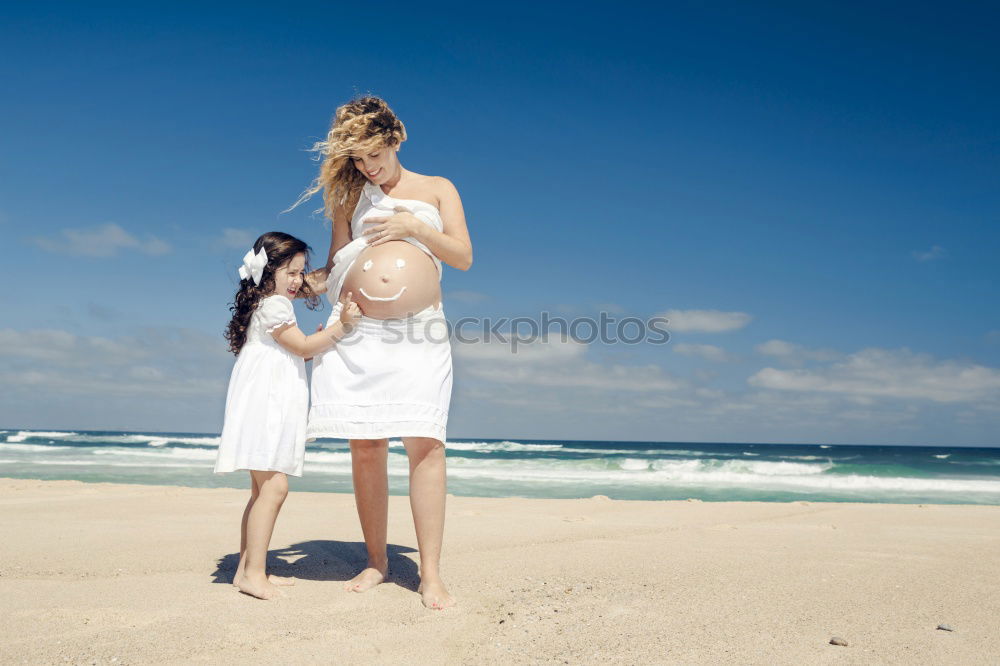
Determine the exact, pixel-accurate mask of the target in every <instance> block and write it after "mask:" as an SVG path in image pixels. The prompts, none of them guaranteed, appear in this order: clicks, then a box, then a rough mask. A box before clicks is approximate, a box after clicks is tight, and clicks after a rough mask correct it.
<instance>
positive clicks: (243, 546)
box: [233, 473, 260, 587]
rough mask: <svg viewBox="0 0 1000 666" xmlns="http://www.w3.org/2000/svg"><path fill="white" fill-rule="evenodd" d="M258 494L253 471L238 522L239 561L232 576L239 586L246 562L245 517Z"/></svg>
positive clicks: (248, 514) (258, 488)
mask: <svg viewBox="0 0 1000 666" xmlns="http://www.w3.org/2000/svg"><path fill="white" fill-rule="evenodd" d="M259 494H260V486H259V485H258V484H257V479H255V478H254V475H253V473H251V474H250V499H249V500H247V508H245V509H243V521H242V522H241V523H240V563H239V565H238V566H237V567H236V575H234V576H233V585H234V586H236V587H239V584H240V579H241V578H243V569H244V568H245V566H246V563H247V518H248V517H249V516H250V507H252V506H253V502H254V500H255V499H257V495H259Z"/></svg>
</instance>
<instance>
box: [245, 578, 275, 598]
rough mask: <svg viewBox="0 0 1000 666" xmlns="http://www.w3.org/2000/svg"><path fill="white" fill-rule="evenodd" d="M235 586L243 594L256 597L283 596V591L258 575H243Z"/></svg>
mask: <svg viewBox="0 0 1000 666" xmlns="http://www.w3.org/2000/svg"><path fill="white" fill-rule="evenodd" d="M237 587H239V589H240V592H242V593H243V594H249V595H250V596H251V597H257V598H258V599H274V598H276V597H283V596H285V593H284V592H282V591H281V590H279V589H278V588H277V587H275V586H274V585H272V584H271V583H270V582H269V581H268V579H267V578H265V577H264V576H260V575H258V576H254V575H252V574H251V575H244V576H243V578H241V579H240V582H239V585H237Z"/></svg>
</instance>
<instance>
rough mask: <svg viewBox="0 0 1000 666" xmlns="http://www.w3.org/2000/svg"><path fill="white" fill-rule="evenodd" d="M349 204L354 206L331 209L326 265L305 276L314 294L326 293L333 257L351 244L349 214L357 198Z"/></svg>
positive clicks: (351, 199) (351, 198) (355, 204)
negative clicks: (330, 229) (331, 220)
mask: <svg viewBox="0 0 1000 666" xmlns="http://www.w3.org/2000/svg"><path fill="white" fill-rule="evenodd" d="M351 203H353V204H354V205H338V206H337V207H336V208H334V209H333V229H332V231H331V235H330V251H329V252H328V253H327V255H326V265H325V266H324V267H323V268H319V269H316V270H314V271H312V272H311V273H306V275H305V281H306V284H308V285H309V288H310V289H312V291H313V293H314V294H323V293H326V279H327V278H328V277H329V276H330V271H331V270H332V269H333V256H334V255H335V254H337V252H338V251H339V250H340V248H342V247H344V246H345V245H347V244H348V243H350V242H351V215H350V213H351V212H353V211H354V208H355V207H356V206H357V205H358V202H357V197H350V198H349V199H348V204H351Z"/></svg>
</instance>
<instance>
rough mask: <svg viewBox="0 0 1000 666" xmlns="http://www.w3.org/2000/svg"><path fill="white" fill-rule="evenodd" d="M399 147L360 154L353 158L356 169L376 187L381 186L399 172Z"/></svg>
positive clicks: (387, 147) (386, 147)
mask: <svg viewBox="0 0 1000 666" xmlns="http://www.w3.org/2000/svg"><path fill="white" fill-rule="evenodd" d="M398 150H399V146H393V147H392V148H390V147H389V146H382V147H381V148H379V149H378V150H376V151H374V152H371V153H359V154H355V155H352V156H351V161H352V162H354V168H355V169H357V170H358V171H360V172H361V173H363V174H364V175H365V178H367V179H368V180H370V181H371V182H372V183H373V184H374V185H381V184H383V183H385V182H387V181H388V180H389V179H390V178H392V177H393V176H394V175H395V174H396V172H397V171H398V170H399V159H398V157H397V155H396V151H398Z"/></svg>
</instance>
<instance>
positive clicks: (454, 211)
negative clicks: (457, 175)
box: [364, 177, 472, 271]
mask: <svg viewBox="0 0 1000 666" xmlns="http://www.w3.org/2000/svg"><path fill="white" fill-rule="evenodd" d="M434 180H435V181H436V184H437V188H436V191H435V193H436V194H437V195H438V200H439V201H440V202H441V205H440V206H439V210H440V211H441V220H442V221H443V222H444V231H437V230H436V229H433V228H431V227H430V226H429V225H427V224H424V223H423V222H421V221H420V220H419V219H417V218H416V217H415V216H414V215H413V214H412V213H409V212H402V213H399V212H397V214H396V215H394V216H393V217H391V218H389V220H388V221H387V222H384V223H383V224H381V225H376V226H374V227H372V228H370V229H366V230H365V232H364V233H365V234H366V235H368V234H377V233H380V232H385V233H384V234H383V235H382V237H381V238H379V240H376V241H374V242H373V243H372V245H379V244H381V243H385V242H387V241H390V240H398V239H402V238H406V237H407V236H412V237H413V238H416V239H417V240H418V241H420V242H421V243H423V244H424V245H426V246H427V249H428V250H430V251H431V252H433V253H434V256H435V257H437V258H438V259H440V260H441V261H443V262H444V263H446V264H448V265H449V266H451V267H453V268H457V269H459V270H461V271H467V270H469V268H470V267H471V266H472V240H471V239H470V238H469V227H468V225H466V223H465V210H464V209H463V208H462V198H461V197H460V196H458V190H457V189H455V186H454V185H453V184H452V182H451V181H450V180H448V179H447V178H441V177H437V178H435V179H434ZM396 220H398V221H399V223H400V225H401V226H400V227H399V228H398V229H397V228H396V225H395V224H393V222H395V221H396Z"/></svg>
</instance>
